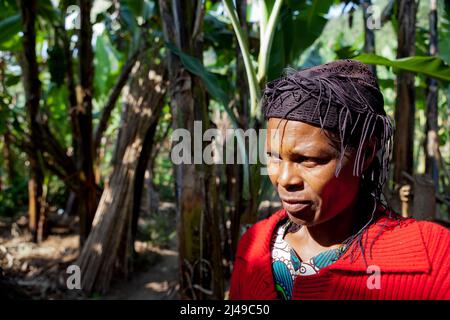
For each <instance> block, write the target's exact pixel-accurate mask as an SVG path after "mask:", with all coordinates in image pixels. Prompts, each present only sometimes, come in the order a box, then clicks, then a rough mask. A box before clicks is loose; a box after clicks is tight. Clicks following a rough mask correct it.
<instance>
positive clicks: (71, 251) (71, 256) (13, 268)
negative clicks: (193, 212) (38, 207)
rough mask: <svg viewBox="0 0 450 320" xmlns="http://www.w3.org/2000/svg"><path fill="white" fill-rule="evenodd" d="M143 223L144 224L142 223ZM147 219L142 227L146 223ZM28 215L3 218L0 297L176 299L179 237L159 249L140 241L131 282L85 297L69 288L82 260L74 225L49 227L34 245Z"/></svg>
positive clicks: (0, 228)
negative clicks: (75, 267)
mask: <svg viewBox="0 0 450 320" xmlns="http://www.w3.org/2000/svg"><path fill="white" fill-rule="evenodd" d="M140 223H141V222H140ZM145 223H146V222H145V221H143V222H142V224H144V225H145ZM26 226H27V221H26V218H25V217H21V218H19V219H17V220H14V219H6V218H2V219H1V220H0V297H6V298H12V299H16V298H22V299H85V298H91V299H140V300H146V299H151V300H153V299H158V300H160V299H176V298H177V294H178V293H177V292H178V290H177V289H178V283H177V279H178V275H177V272H178V253H177V251H176V246H177V244H176V239H172V240H171V241H170V242H169V243H168V245H166V246H165V247H164V248H163V247H158V246H155V245H151V244H150V242H148V241H136V244H135V247H136V251H137V252H138V258H137V261H136V264H135V270H134V272H133V273H132V275H131V277H130V278H129V279H116V280H115V281H113V283H112V285H111V289H110V291H109V293H108V294H107V295H104V296H99V295H94V296H92V297H85V296H83V295H82V294H81V292H80V291H79V290H69V289H68V288H67V285H66V281H67V277H68V276H69V274H68V273H67V267H68V266H69V265H71V264H73V263H74V262H75V260H76V258H77V256H78V236H77V235H76V233H75V232H74V230H73V228H72V224H71V223H67V224H66V225H65V226H61V225H60V226H56V227H53V228H52V229H51V235H50V236H49V237H48V238H47V239H46V240H45V241H43V242H41V243H39V244H35V243H33V242H31V235H30V234H29V232H28V231H27V228H26Z"/></svg>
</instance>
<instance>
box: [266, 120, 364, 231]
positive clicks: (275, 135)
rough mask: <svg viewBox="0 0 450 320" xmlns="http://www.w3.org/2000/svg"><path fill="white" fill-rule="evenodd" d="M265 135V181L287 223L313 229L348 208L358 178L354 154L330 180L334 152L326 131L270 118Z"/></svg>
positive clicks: (350, 205)
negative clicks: (282, 211)
mask: <svg viewBox="0 0 450 320" xmlns="http://www.w3.org/2000/svg"><path fill="white" fill-rule="evenodd" d="M277 128H278V130H277ZM267 132H268V133H267V154H268V164H267V166H268V167H267V169H268V172H269V176H270V180H271V181H272V183H273V185H274V186H275V188H276V190H277V192H278V195H279V196H280V199H281V201H282V204H283V207H284V208H285V209H286V211H287V213H288V215H289V217H290V218H291V220H292V221H294V222H295V223H297V224H302V225H307V226H313V225H317V224H320V223H323V222H325V221H328V220H330V219H332V218H334V217H336V216H337V215H338V214H340V213H342V212H344V211H346V210H348V209H351V207H352V206H353V204H354V203H355V200H356V197H357V194H358V189H359V180H360V178H359V177H355V176H353V164H354V158H355V156H354V152H352V153H350V154H346V155H345V156H344V158H343V160H342V168H341V171H340V173H339V175H338V177H335V171H336V168H337V166H338V163H339V154H338V151H337V149H336V146H335V143H333V142H332V141H331V140H330V138H329V137H328V136H327V135H326V131H321V130H320V128H317V127H315V126H312V125H309V124H306V123H303V122H299V121H290V120H282V119H277V118H271V119H269V123H268V131H267Z"/></svg>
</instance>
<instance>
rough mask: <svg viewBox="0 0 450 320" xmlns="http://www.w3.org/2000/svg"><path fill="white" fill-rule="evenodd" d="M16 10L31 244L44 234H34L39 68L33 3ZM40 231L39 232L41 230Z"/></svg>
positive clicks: (39, 204)
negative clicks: (20, 46)
mask: <svg viewBox="0 0 450 320" xmlns="http://www.w3.org/2000/svg"><path fill="white" fill-rule="evenodd" d="M20 9H21V16H22V26H23V37H22V42H23V57H22V61H21V62H22V75H23V85H24V89H25V98H26V110H27V120H28V125H29V128H30V142H31V143H30V149H29V150H28V161H29V163H30V169H31V172H30V180H29V183H28V191H29V192H28V196H29V199H28V201H29V205H28V214H29V227H30V231H31V234H32V238H33V241H34V242H37V241H38V239H42V238H43V237H44V235H42V234H41V235H39V234H38V224H39V221H40V214H41V212H42V208H45V206H44V199H43V196H42V184H43V180H44V172H43V170H42V165H41V157H42V155H41V154H40V151H39V150H38V148H37V147H36V146H35V145H34V144H33V143H32V142H33V141H39V140H40V135H39V119H38V117H39V100H40V97H41V82H40V81H39V69H38V64H37V59H36V29H35V22H36V3H35V2H34V1H32V2H28V1H25V0H21V1H20ZM41 230H43V229H41Z"/></svg>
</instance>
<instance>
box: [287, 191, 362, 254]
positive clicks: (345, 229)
mask: <svg viewBox="0 0 450 320" xmlns="http://www.w3.org/2000/svg"><path fill="white" fill-rule="evenodd" d="M358 198H359V197H358ZM358 198H357V199H358ZM364 198H365V200H363V201H357V200H355V202H354V203H353V205H352V206H350V207H348V208H347V209H346V210H345V211H343V212H340V213H339V214H337V215H336V216H335V217H333V218H332V219H330V220H327V221H325V222H322V223H320V224H317V225H313V226H304V227H302V228H300V230H298V231H297V232H295V233H290V234H287V235H286V238H285V239H286V241H287V242H288V243H289V244H290V245H291V247H293V248H294V249H295V251H296V252H297V254H298V255H299V256H300V257H301V258H302V260H303V261H305V260H306V261H307V260H309V259H310V258H312V257H314V256H315V255H317V254H319V253H321V252H323V251H326V250H329V249H333V248H337V247H339V246H340V245H341V244H342V243H343V242H344V241H345V240H347V239H348V238H350V237H351V236H353V235H355V234H356V233H357V232H358V231H359V230H360V229H361V228H362V227H363V226H364V225H365V224H366V223H367V221H368V219H369V217H368V214H367V212H368V211H369V210H367V207H365V208H364V207H363V206H362V205H359V204H362V203H367V197H364ZM359 199H360V200H362V198H359ZM370 211H371V210H370Z"/></svg>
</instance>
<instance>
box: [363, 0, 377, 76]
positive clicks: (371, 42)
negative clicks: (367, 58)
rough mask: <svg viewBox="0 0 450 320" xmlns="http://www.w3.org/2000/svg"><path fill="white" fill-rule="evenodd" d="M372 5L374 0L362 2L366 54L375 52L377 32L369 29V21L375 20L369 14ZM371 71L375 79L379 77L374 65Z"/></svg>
mask: <svg viewBox="0 0 450 320" xmlns="http://www.w3.org/2000/svg"><path fill="white" fill-rule="evenodd" d="M371 5H372V0H361V6H362V10H363V23H364V52H365V53H376V52H375V32H374V31H373V29H372V28H369V27H368V23H367V22H368V21H370V20H371V19H373V16H372V14H370V13H369V11H368V8H369V7H370V6H371ZM369 69H370V70H371V71H372V72H373V74H374V75H375V77H376V76H377V67H376V65H374V64H371V65H369Z"/></svg>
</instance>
